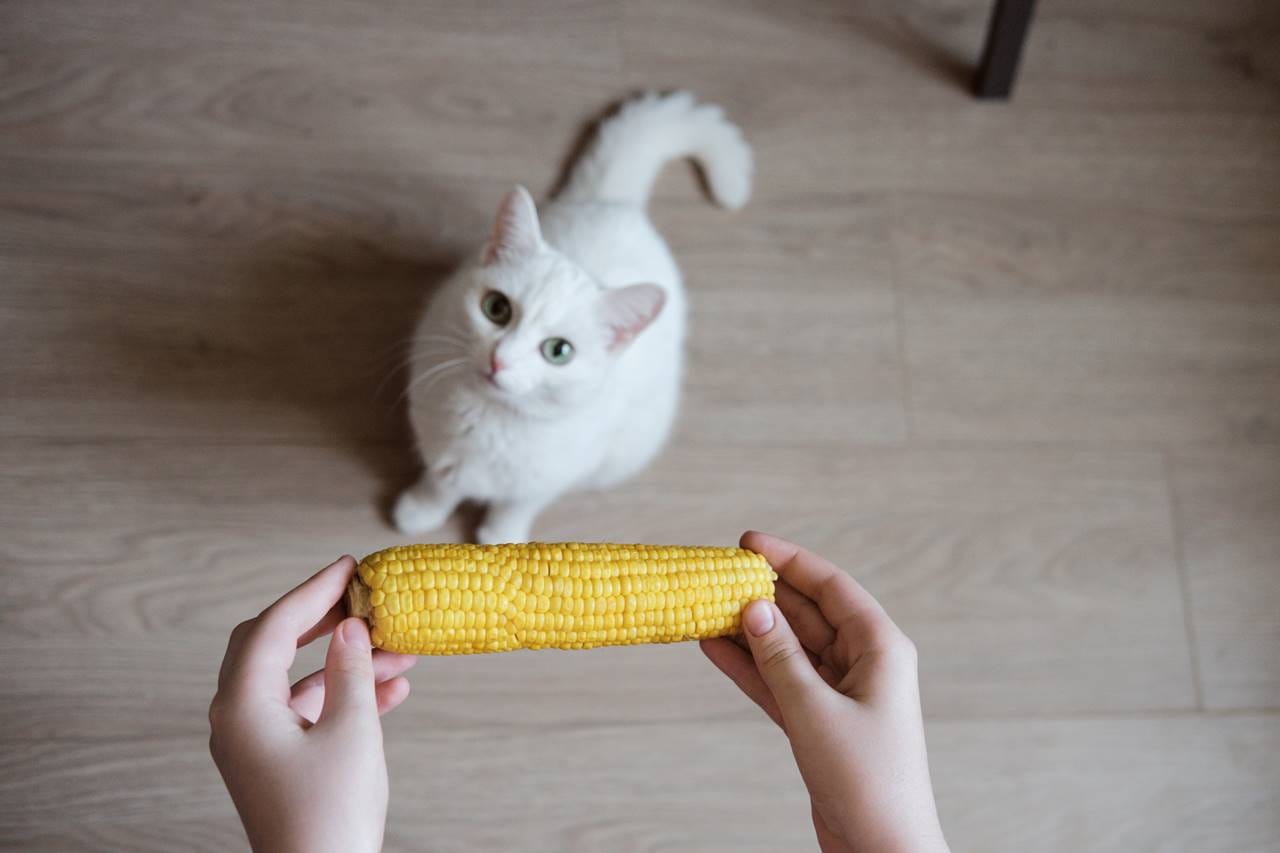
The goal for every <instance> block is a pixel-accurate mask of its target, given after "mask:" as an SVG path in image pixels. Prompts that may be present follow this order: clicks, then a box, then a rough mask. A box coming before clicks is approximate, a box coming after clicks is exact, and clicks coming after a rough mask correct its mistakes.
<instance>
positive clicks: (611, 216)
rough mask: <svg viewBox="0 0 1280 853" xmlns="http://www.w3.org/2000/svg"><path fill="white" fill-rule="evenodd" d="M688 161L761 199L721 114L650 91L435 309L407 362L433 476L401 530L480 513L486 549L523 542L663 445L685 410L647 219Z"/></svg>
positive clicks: (673, 293) (661, 261)
mask: <svg viewBox="0 0 1280 853" xmlns="http://www.w3.org/2000/svg"><path fill="white" fill-rule="evenodd" d="M680 157H693V158H695V159H696V160H697V161H698V163H699V164H700V165H701V166H702V169H703V171H704V173H705V175H706V178H707V183H708V184H709V186H710V189H711V193H712V195H713V196H714V197H715V200H716V201H717V202H719V203H720V204H721V205H723V206H724V207H727V208H731V209H736V208H739V207H741V206H742V205H743V204H745V203H746V201H747V198H748V196H749V195H750V193H751V168H752V167H751V149H750V148H749V147H748V146H747V144H746V142H744V141H743V139H742V134H741V133H740V132H739V130H738V128H736V127H735V126H734V125H732V124H730V123H729V122H728V121H727V120H726V119H725V118H724V115H723V113H722V111H721V110H720V108H719V107H716V106H711V105H705V104H702V105H700V104H698V103H696V102H695V101H694V99H693V96H692V95H690V94H689V93H687V92H678V93H676V94H671V95H654V94H648V95H644V96H641V97H639V98H636V99H634V100H632V101H630V102H629V103H627V104H626V105H625V106H624V107H623V108H622V110H621V111H620V112H618V114H617V115H616V116H614V117H613V118H611V119H609V120H607V121H606V122H605V123H604V124H603V125H602V126H601V127H600V129H599V131H598V133H597V135H596V138H595V139H594V141H593V143H592V145H591V147H590V148H589V149H588V151H587V153H586V154H585V155H584V156H583V158H582V159H581V160H580V161H579V162H578V163H577V164H575V166H574V169H573V171H572V173H571V174H570V176H569V181H568V183H567V185H566V186H565V189H564V190H563V192H561V193H560V194H559V195H558V196H557V197H556V198H555V199H554V200H552V201H551V202H550V203H549V204H548V205H546V207H545V209H544V211H543V214H542V221H541V222H539V218H538V211H537V210H536V208H535V207H534V203H533V200H532V199H531V198H530V196H529V193H528V192H527V191H526V190H525V189H524V188H523V187H516V188H515V189H514V190H512V191H511V192H509V193H508V194H507V195H506V197H505V198H504V199H503V200H502V204H501V206H500V208H499V210H498V215H497V218H496V220H495V221H494V224H493V231H492V234H491V235H490V237H489V242H488V244H487V245H486V246H485V247H484V249H483V251H482V252H481V253H480V256H479V258H478V259H477V260H476V261H475V262H474V263H471V264H468V265H466V266H464V267H463V268H462V269H460V270H458V271H457V272H456V273H455V274H454V275H453V276H452V277H451V278H450V279H449V281H448V282H446V283H445V284H444V286H443V287H442V289H441V290H440V292H439V293H438V294H437V295H436V296H435V298H434V299H433V300H432V302H431V304H430V305H429V306H428V309H427V311H426V314H425V315H424V316H423V318H422V321H421V323H420V324H419V327H418V332H417V335H416V337H415V339H414V347H413V352H412V356H411V359H412V361H411V363H412V366H413V374H414V375H413V376H412V378H411V380H410V386H409V401H410V419H411V420H412V423H413V428H414V431H415V433H416V435H417V442H418V449H419V451H420V452H421V454H422V460H423V462H424V463H425V466H426V471H425V473H424V474H423V476H422V479H421V480H420V481H419V482H418V483H417V484H416V485H414V486H412V487H411V488H409V489H407V490H406V491H405V492H404V493H402V494H401V495H400V498H399V500H398V501H397V503H396V506H395V510H394V518H395V523H396V526H397V527H399V528H400V530H401V531H402V532H404V533H406V534H420V533H424V532H426V531H429V530H432V529H434V528H436V527H439V526H440V525H441V524H442V523H443V522H444V521H445V519H446V518H448V516H449V515H450V513H452V511H453V509H454V508H455V507H456V506H457V505H458V504H459V503H460V502H461V501H463V500H467V499H470V500H477V501H483V502H485V503H487V504H488V510H487V514H486V516H485V519H484V522H483V523H482V524H481V525H480V528H479V530H478V531H477V538H478V540H479V541H480V542H481V543H497V542H522V541H525V540H527V539H528V538H529V533H530V529H531V527H532V525H533V520H534V518H535V517H536V516H537V515H538V513H539V512H541V511H542V510H543V509H544V508H545V507H546V506H547V505H548V504H549V503H551V502H552V501H553V500H555V499H556V498H557V497H559V496H560V495H562V494H564V493H565V492H566V491H569V490H572V489H598V488H604V487H607V486H611V485H613V484H615V483H617V482H619V481H620V480H623V479H625V478H626V477H629V476H631V475H632V474H634V473H636V472H637V471H639V470H640V469H641V468H643V467H644V466H645V465H646V464H647V463H648V462H649V461H650V460H651V459H652V458H653V457H654V456H655V455H656V454H657V452H658V451H659V450H660V449H661V447H662V445H663V443H664V442H665V441H666V438H667V435H668V433H669V432H670V431H671V426H672V423H673V421H674V420H675V416H676V409H677V405H678V402H679V394H680V375H681V365H682V361H683V345H684V329H685V297H684V290H683V286H682V283H681V279H680V271H679V269H678V268H677V267H676V263H675V260H674V259H673V258H672V257H671V252H670V250H668V248H667V246H666V243H664V242H663V240H662V238H661V237H660V236H659V235H658V232H657V231H656V230H655V229H654V227H653V225H652V224H651V223H650V222H649V218H648V216H647V215H646V213H645V205H646V203H647V202H648V199H649V195H650V192H651V190H652V188H653V182H654V180H655V179H656V178H657V176H658V172H659V170H660V169H661V168H662V166H663V164H665V163H666V162H667V161H669V160H672V159H675V158H680Z"/></svg>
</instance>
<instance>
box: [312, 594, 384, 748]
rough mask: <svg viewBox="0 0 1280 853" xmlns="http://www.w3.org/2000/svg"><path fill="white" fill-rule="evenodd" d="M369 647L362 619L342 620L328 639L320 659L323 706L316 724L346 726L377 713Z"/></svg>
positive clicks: (367, 629) (367, 633)
mask: <svg viewBox="0 0 1280 853" xmlns="http://www.w3.org/2000/svg"><path fill="white" fill-rule="evenodd" d="M377 710H378V703H377V696H376V693H375V692H374V680H373V647H372V646H371V645H370V643H369V626H368V625H366V624H365V621H364V620H363V619H358V618H356V617H352V618H350V619H344V620H342V622H341V624H339V625H338V627H337V628H336V629H334V632H333V637H332V638H331V639H330V640H329V652H328V654H327V655H326V656H325V660H324V707H323V708H321V709H320V721H319V722H318V723H317V726H318V727H322V728H323V727H325V726H327V725H344V724H346V725H350V724H353V723H359V722H360V721H361V720H370V719H374V718H376V716H377Z"/></svg>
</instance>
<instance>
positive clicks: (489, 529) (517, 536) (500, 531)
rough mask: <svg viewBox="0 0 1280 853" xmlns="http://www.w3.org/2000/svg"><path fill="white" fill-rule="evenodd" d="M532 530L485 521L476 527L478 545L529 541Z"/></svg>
mask: <svg viewBox="0 0 1280 853" xmlns="http://www.w3.org/2000/svg"><path fill="white" fill-rule="evenodd" d="M531 532H532V531H531V530H530V529H529V528H528V527H519V526H516V525H512V524H492V523H489V522H487V521H486V522H485V523H484V524H482V525H480V526H479V527H477V528H476V544H477V545H506V544H508V543H511V542H528V541H529V534H530V533H531Z"/></svg>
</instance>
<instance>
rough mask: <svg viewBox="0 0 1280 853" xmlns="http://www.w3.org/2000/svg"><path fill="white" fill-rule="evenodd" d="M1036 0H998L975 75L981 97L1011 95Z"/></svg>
mask: <svg viewBox="0 0 1280 853" xmlns="http://www.w3.org/2000/svg"><path fill="white" fill-rule="evenodd" d="M1035 5H1036V3H1035V0H996V7H995V9H994V10H993V11H992V12H991V26H990V27H989V28H988V30H987V46H986V47H985V48H984V49H983V51H982V63H981V64H980V65H979V66H978V74H977V76H976V77H975V78H974V83H973V91H974V94H975V95H977V96H978V97H979V98H993V99H994V98H999V99H1005V98H1008V97H1009V93H1010V92H1012V91H1013V80H1014V77H1016V76H1017V73H1018V59H1019V58H1020V57H1021V56H1022V43H1023V42H1024V41H1025V40H1026V37H1027V28H1028V27H1029V26H1030V25H1031V12H1032V9H1034V8H1035Z"/></svg>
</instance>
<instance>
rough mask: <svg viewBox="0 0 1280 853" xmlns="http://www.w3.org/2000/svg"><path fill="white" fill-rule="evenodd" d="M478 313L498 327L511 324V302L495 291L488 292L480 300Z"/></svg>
mask: <svg viewBox="0 0 1280 853" xmlns="http://www.w3.org/2000/svg"><path fill="white" fill-rule="evenodd" d="M480 312H481V313H482V314H484V316H486V317H488V318H489V319H490V320H491V321H493V322H494V323H496V324H497V325H499V326H505V325H507V324H508V323H510V322H511V300H509V299H507V297H506V296H504V295H503V294H501V293H499V292H498V291H496V290H490V291H489V292H488V293H486V294H485V295H484V298H483V299H481V300H480Z"/></svg>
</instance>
